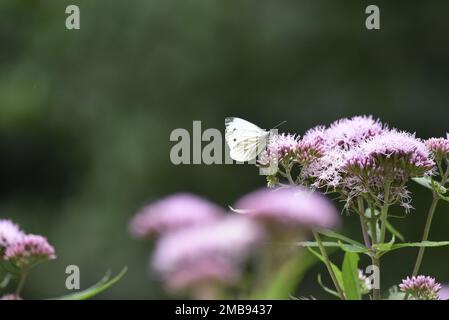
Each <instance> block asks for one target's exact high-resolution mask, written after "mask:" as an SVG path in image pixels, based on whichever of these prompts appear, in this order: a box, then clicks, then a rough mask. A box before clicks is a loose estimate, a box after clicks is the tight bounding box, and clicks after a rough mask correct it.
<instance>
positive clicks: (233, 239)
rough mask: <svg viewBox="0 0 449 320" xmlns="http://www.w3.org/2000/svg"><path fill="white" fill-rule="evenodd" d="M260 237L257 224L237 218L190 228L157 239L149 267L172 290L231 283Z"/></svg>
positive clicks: (236, 277) (228, 218)
mask: <svg viewBox="0 0 449 320" xmlns="http://www.w3.org/2000/svg"><path fill="white" fill-rule="evenodd" d="M262 237H263V233H262V230H261V229H260V228H259V227H258V225H257V224H255V223H254V222H252V221H250V220H248V219H246V218H244V217H240V216H231V217H227V218H223V219H221V220H219V221H216V222H214V223H210V224H208V225H197V226H192V227H190V228H185V229H181V230H178V231H175V232H172V233H168V234H167V235H165V236H163V237H162V238H161V239H160V241H159V242H158V244H157V246H156V249H155V252H154V255H153V258H152V267H153V269H154V270H155V271H156V272H157V273H159V274H160V275H161V276H162V278H163V280H164V282H165V285H166V287H167V288H168V289H169V290H172V291H180V290H186V289H192V288H194V287H195V286H198V285H202V284H204V283H222V284H232V283H234V282H235V281H237V280H238V278H239V275H240V268H241V266H242V263H243V262H244V261H245V259H246V258H247V257H248V256H249V255H250V253H251V250H252V249H253V248H254V247H255V246H256V245H257V244H258V242H259V241H260V240H261V239H262Z"/></svg>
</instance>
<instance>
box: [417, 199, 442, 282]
mask: <svg viewBox="0 0 449 320" xmlns="http://www.w3.org/2000/svg"><path fill="white" fill-rule="evenodd" d="M434 193H435V192H434ZM439 200H440V198H439V197H438V195H436V194H434V196H433V200H432V204H431V205H430V208H429V213H428V214H427V220H426V225H425V227H424V233H423V236H422V240H421V241H427V240H428V239H429V233H430V226H431V225H432V219H433V216H434V214H435V209H436V208H437V204H438V201H439ZM424 250H425V248H424V247H420V248H419V251H418V257H417V258H416V263H415V267H414V268H413V274H412V277H414V276H417V275H418V272H419V268H420V267H421V263H422V259H423V257H424Z"/></svg>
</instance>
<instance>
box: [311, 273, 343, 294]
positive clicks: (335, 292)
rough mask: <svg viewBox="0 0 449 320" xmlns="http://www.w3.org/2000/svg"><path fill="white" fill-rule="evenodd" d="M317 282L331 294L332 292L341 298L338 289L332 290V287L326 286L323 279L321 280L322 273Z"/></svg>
mask: <svg viewBox="0 0 449 320" xmlns="http://www.w3.org/2000/svg"><path fill="white" fill-rule="evenodd" d="M317 282H318V284H319V285H320V287H321V288H322V289H323V290H324V291H326V292H327V293H329V294H331V295H333V296H335V297H337V298H339V299H340V296H339V295H338V292H337V291H335V290H332V289H330V288H328V287H326V286H325V285H324V284H323V281H322V280H321V274H318V278H317Z"/></svg>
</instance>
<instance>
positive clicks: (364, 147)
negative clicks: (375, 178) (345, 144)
mask: <svg viewBox="0 0 449 320" xmlns="http://www.w3.org/2000/svg"><path fill="white" fill-rule="evenodd" d="M434 164H435V163H434V162H433V160H432V157H431V155H430V154H429V151H428V149H427V148H426V145H425V144H424V143H423V142H422V141H421V140H420V139H418V138H416V137H415V135H412V134H410V133H408V132H405V131H397V130H389V131H387V132H384V133H383V134H381V135H378V136H376V137H374V138H372V139H370V140H368V141H366V142H364V143H363V144H361V145H360V146H359V147H358V148H356V149H355V150H354V151H353V152H351V153H350V154H349V156H348V157H347V160H346V166H347V168H358V169H361V170H366V171H370V170H374V171H376V172H378V171H381V172H382V173H383V174H386V173H389V174H393V175H394V174H395V173H399V174H400V175H401V176H408V177H414V176H421V175H423V174H425V173H426V172H428V171H430V170H431V169H432V168H433V166H434Z"/></svg>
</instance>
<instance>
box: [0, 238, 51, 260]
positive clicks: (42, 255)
mask: <svg viewBox="0 0 449 320" xmlns="http://www.w3.org/2000/svg"><path fill="white" fill-rule="evenodd" d="M4 259H5V260H6V261H10V262H12V263H13V264H14V265H15V266H16V267H18V268H28V267H30V266H33V265H34V264H36V263H38V262H41V261H45V260H52V259H56V256H55V249H54V248H53V246H52V245H50V244H49V243H48V241H47V239H46V238H45V237H42V236H38V235H34V234H27V235H24V236H23V237H21V238H20V239H19V240H17V241H15V242H13V243H12V244H10V245H8V247H7V248H6V250H5V254H4Z"/></svg>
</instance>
